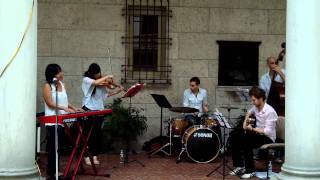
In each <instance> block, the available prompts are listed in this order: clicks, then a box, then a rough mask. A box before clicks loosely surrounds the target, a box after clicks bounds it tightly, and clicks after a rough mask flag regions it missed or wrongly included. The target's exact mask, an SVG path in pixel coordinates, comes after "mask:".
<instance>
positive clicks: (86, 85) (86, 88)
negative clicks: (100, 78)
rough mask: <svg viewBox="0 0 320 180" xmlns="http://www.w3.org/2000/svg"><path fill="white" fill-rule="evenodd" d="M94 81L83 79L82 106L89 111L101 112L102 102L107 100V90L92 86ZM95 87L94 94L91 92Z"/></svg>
mask: <svg viewBox="0 0 320 180" xmlns="http://www.w3.org/2000/svg"><path fill="white" fill-rule="evenodd" d="M94 81H95V80H94V79H91V78H88V77H84V78H83V81H82V92H83V95H84V96H83V99H82V106H86V107H87V108H89V109H90V110H103V109H104V101H105V100H106V99H107V90H106V88H105V87H99V86H94V85H93V84H92V83H93V82H94ZM95 87H96V92H95V93H94V94H93V90H94V88H95Z"/></svg>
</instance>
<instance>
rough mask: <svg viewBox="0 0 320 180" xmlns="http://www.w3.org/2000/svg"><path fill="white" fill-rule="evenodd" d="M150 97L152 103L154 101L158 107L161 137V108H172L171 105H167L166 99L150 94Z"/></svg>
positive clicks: (159, 95) (162, 96)
mask: <svg viewBox="0 0 320 180" xmlns="http://www.w3.org/2000/svg"><path fill="white" fill-rule="evenodd" d="M151 96H152V97H153V99H154V101H156V103H157V104H158V106H159V107H160V113H161V114H160V136H162V121H163V120H162V117H163V113H162V110H163V108H172V106H171V104H170V103H169V101H168V99H167V98H166V97H165V96H164V95H161V94H151Z"/></svg>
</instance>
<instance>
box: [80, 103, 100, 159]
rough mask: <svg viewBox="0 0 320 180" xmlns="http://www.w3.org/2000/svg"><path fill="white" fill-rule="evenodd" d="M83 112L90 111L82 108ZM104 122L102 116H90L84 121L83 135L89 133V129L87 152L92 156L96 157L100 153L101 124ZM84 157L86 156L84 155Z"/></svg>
mask: <svg viewBox="0 0 320 180" xmlns="http://www.w3.org/2000/svg"><path fill="white" fill-rule="evenodd" d="M82 109H83V110H85V111H88V110H90V109H88V108H86V107H85V106H84V107H82ZM103 121H104V117H103V116H92V117H89V118H88V120H86V121H84V128H83V132H84V133H85V134H88V133H89V130H90V128H91V127H93V128H92V131H91V136H90V138H89V141H88V145H89V150H90V152H91V155H92V156H97V155H98V154H100V152H101V146H102V144H101V143H102V135H103V134H102V123H103ZM85 156H88V154H86V155H85Z"/></svg>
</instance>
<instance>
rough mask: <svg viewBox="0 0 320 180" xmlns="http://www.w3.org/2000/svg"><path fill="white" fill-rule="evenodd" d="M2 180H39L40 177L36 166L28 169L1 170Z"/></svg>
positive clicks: (0, 176)
mask: <svg viewBox="0 0 320 180" xmlns="http://www.w3.org/2000/svg"><path fill="white" fill-rule="evenodd" d="M0 179H16V180H20V179H21V180H22V179H28V180H36V179H37V180H38V179H41V178H40V176H39V172H38V168H37V167H36V166H34V167H31V168H26V169H0Z"/></svg>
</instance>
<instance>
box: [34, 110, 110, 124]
mask: <svg viewBox="0 0 320 180" xmlns="http://www.w3.org/2000/svg"><path fill="white" fill-rule="evenodd" d="M107 114H112V110H111V109H104V110H97V111H86V112H79V113H70V114H60V115H58V124H63V123H71V122H75V121H77V120H76V118H81V117H88V116H96V115H107ZM39 119H40V122H41V123H42V124H45V123H56V116H55V115H53V116H41V117H40V118H39Z"/></svg>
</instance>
